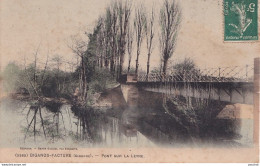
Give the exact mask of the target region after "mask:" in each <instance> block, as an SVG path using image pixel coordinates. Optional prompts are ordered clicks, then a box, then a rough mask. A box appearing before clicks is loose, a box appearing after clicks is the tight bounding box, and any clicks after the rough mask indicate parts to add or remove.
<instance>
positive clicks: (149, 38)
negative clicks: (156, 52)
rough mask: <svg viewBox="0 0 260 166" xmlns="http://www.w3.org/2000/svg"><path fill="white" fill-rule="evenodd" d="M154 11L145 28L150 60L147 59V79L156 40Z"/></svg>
mask: <svg viewBox="0 0 260 166" xmlns="http://www.w3.org/2000/svg"><path fill="white" fill-rule="evenodd" d="M153 25H154V10H153V9H152V13H151V16H150V18H149V21H148V22H147V24H146V27H145V34H146V47H147V51H148V58H147V72H146V74H147V79H148V74H149V69H150V57H151V53H152V49H153V48H152V47H153V38H154V26H153Z"/></svg>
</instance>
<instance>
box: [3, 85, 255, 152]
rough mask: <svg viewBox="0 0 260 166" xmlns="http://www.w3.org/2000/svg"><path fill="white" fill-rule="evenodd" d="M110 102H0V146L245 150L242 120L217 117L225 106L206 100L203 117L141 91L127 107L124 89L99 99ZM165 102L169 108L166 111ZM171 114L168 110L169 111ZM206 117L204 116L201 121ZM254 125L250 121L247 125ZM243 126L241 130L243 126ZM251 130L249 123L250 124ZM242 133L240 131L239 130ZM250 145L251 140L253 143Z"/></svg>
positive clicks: (4, 100) (150, 93) (107, 93)
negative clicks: (86, 105)
mask: <svg viewBox="0 0 260 166" xmlns="http://www.w3.org/2000/svg"><path fill="white" fill-rule="evenodd" d="M100 98H101V101H100V102H104V101H108V100H110V102H111V103H112V108H111V107H107V108H106V107H102V109H95V108H88V109H84V110H82V109H79V108H77V107H75V106H71V105H67V104H63V105H59V104H51V105H47V106H43V107H41V109H38V110H37V111H36V109H34V107H33V104H32V103H31V102H25V101H18V100H14V99H11V98H5V99H2V100H1V105H0V111H1V112H0V127H1V135H0V140H1V143H0V146H1V147H27V146H28V147H32V146H43V147H46V146H48V147H127V148H135V147H208V146H211V147H212V146H218V147H241V146H248V145H250V144H249V143H244V142H241V139H244V135H243V134H242V135H241V132H240V131H241V130H242V128H243V127H242V128H241V124H242V123H241V121H239V122H238V121H236V120H232V119H231V120H230V119H229V120H227V119H217V118H216V116H217V114H218V113H219V112H220V111H221V110H222V109H223V108H224V107H225V105H227V103H222V104H219V103H216V102H214V101H213V102H208V103H207V111H206V112H201V113H196V114H194V113H192V112H188V111H187V112H185V114H184V113H180V112H176V111H174V109H179V107H180V106H176V105H175V106H174V105H173V106H171V103H169V102H168V101H166V102H165V98H164V96H163V95H158V94H155V93H153V92H142V93H140V94H139V96H138V100H137V101H136V102H137V104H133V105H128V104H127V103H126V102H125V100H124V98H123V95H122V94H121V93H120V91H119V90H118V89H117V90H113V91H108V92H105V93H103V94H102V95H101V97H100ZM163 103H166V105H167V107H171V108H172V109H173V111H172V110H171V113H169V112H167V111H166V109H167V108H165V106H164V105H163ZM168 111H169V110H168ZM203 117H204V118H203ZM249 123H250V124H249V126H250V125H251V121H250V122H249ZM239 125H240V126H239ZM247 126H248V124H247ZM238 130H239V131H238ZM249 142H250V141H249Z"/></svg>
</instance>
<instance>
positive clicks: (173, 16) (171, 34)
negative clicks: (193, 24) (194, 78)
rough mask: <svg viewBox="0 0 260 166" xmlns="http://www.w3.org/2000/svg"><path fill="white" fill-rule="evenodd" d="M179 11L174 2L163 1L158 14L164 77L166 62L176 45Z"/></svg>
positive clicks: (173, 0) (171, 0) (172, 0)
mask: <svg viewBox="0 0 260 166" xmlns="http://www.w3.org/2000/svg"><path fill="white" fill-rule="evenodd" d="M181 13H182V12H181V9H180V6H179V4H178V3H177V2H175V0H165V1H164V5H163V7H162V8H161V12H160V26H161V33H160V48H161V53H162V57H161V59H162V64H163V68H162V70H163V71H162V74H163V75H166V69H167V63H168V60H169V59H170V58H171V57H172V55H173V53H174V51H175V48H176V43H177V36H178V31H179V27H180V22H181Z"/></svg>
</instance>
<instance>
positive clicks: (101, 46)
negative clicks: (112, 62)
mask: <svg viewBox="0 0 260 166" xmlns="http://www.w3.org/2000/svg"><path fill="white" fill-rule="evenodd" d="M97 28H98V34H97V48H96V55H97V59H98V62H99V63H98V65H99V66H100V67H101V68H102V67H103V62H104V59H105V57H104V53H105V30H104V19H103V18H102V17H99V20H98V23H97Z"/></svg>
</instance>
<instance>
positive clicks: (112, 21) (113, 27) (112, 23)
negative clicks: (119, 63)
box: [110, 2, 118, 74]
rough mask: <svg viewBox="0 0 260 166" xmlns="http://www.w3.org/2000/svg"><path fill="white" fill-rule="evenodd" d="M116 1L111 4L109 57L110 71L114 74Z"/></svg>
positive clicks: (116, 31)
mask: <svg viewBox="0 0 260 166" xmlns="http://www.w3.org/2000/svg"><path fill="white" fill-rule="evenodd" d="M117 8H118V6H117V3H116V2H114V3H113V4H112V5H111V8H110V10H111V25H112V26H111V36H112V38H111V39H112V41H111V43H112V44H111V52H112V53H111V57H110V71H111V72H112V73H113V74H114V72H115V58H116V54H117V33H118V27H117V22H118V15H117Z"/></svg>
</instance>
